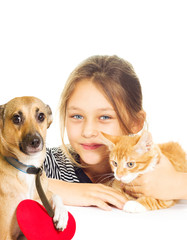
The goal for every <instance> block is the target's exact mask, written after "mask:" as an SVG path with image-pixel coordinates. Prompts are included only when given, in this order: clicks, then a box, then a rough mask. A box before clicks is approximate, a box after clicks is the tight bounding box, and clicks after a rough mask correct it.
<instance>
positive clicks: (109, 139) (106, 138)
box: [100, 132, 119, 151]
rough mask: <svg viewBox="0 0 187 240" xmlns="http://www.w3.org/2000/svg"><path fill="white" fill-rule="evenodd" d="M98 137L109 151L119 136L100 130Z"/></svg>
mask: <svg viewBox="0 0 187 240" xmlns="http://www.w3.org/2000/svg"><path fill="white" fill-rule="evenodd" d="M100 139H101V140H102V142H103V143H104V144H105V145H107V146H108V148H109V150H110V151H111V150H112V149H113V148H114V146H115V145H116V143H117V141H118V139H119V137H117V136H112V135H109V134H106V133H104V132H100Z"/></svg>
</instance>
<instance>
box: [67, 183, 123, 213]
mask: <svg viewBox="0 0 187 240" xmlns="http://www.w3.org/2000/svg"><path fill="white" fill-rule="evenodd" d="M125 203H126V198H125V197H124V196H123V195H122V194H121V193H120V192H119V191H117V190H115V189H113V188H111V187H108V186H105V185H103V184H93V183H92V184H89V183H88V184H87V183H73V184H72V185H71V193H69V196H68V201H67V204H68V205H76V206H97V207H99V208H101V209H103V210H111V209H112V208H111V206H110V205H113V206H115V207H117V208H119V209H123V206H124V204H125Z"/></svg>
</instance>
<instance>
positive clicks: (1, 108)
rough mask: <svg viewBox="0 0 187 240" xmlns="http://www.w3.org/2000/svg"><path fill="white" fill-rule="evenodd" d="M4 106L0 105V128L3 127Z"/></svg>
mask: <svg viewBox="0 0 187 240" xmlns="http://www.w3.org/2000/svg"><path fill="white" fill-rule="evenodd" d="M4 110H5V105H0V128H2V127H3V122H4Z"/></svg>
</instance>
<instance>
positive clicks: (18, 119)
mask: <svg viewBox="0 0 187 240" xmlns="http://www.w3.org/2000/svg"><path fill="white" fill-rule="evenodd" d="M12 121H13V123H14V124H17V125H19V124H21V122H22V118H21V117H20V116H19V115H17V114H16V115H14V116H13V118H12Z"/></svg>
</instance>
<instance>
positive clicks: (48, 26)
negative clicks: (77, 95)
mask: <svg viewBox="0 0 187 240" xmlns="http://www.w3.org/2000/svg"><path fill="white" fill-rule="evenodd" d="M186 23H187V14H186V1H185V0H184V1H182V0H176V1H174V0H157V1H156V0H155V1H153V0H141V1H140V0H137V1H135V0H129V1H125V0H121V1H120V0H113V1H111V0H94V1H89V0H68V1H63V0H62V1H55V0H53V1H48V0H45V1H40V0H37V1H35V0H32V1H27V0H24V1H20V0H16V1H15V0H14V1H9V0H6V1H3V0H1V1H0V91H1V93H0V105H1V104H4V103H6V102H7V101H8V100H10V99H11V98H13V97H17V96H23V95H32V96H37V97H39V98H41V99H42V100H43V101H44V102H46V103H48V104H49V105H50V106H51V108H52V110H53V112H54V117H55V121H54V123H53V125H52V126H51V128H50V130H49V132H48V138H47V144H48V146H58V145H60V134H59V128H58V119H57V116H56V110H57V105H58V101H59V97H60V93H61V91H62V89H63V86H64V83H65V81H66V79H67V77H68V75H69V74H70V72H71V71H72V70H73V69H74V68H75V67H76V66H77V64H79V63H80V62H81V61H82V60H84V59H85V58H87V57H89V56H91V55H96V54H107V55H112V54H117V55H118V56H120V57H122V58H124V59H126V60H128V61H130V62H131V63H132V64H133V66H134V68H135V71H136V72H137V74H138V76H139V78H140V81H141V84H142V88H143V96H144V109H145V111H146V112H147V116H148V123H149V129H150V131H151V132H152V134H153V138H154V140H155V142H159V143H160V142H166V141H170V140H174V141H178V142H179V143H181V145H182V146H183V148H184V149H185V150H186V149H187V141H186V133H187V131H186V130H187V126H186V123H187V114H186V102H187V95H186V80H187V69H186V58H187V57H186V56H187V34H186V29H187V26H186Z"/></svg>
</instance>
